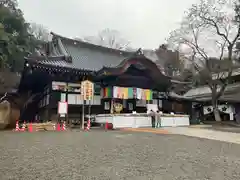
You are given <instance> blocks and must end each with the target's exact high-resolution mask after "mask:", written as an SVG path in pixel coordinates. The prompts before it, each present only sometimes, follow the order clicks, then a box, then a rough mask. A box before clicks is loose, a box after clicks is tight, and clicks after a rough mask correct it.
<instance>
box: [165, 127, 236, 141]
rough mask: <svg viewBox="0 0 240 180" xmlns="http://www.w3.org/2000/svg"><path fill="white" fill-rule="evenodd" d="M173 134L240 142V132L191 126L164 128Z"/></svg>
mask: <svg viewBox="0 0 240 180" xmlns="http://www.w3.org/2000/svg"><path fill="white" fill-rule="evenodd" d="M164 129H165V130H167V131H169V133H172V134H180V135H186V136H192V137H199V138H205V139H212V140H218V141H225V142H230V143H236V144H240V133H232V132H221V131H215V130H211V129H202V128H191V127H168V128H164Z"/></svg>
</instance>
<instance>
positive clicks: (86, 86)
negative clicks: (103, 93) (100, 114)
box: [81, 80, 94, 100]
mask: <svg viewBox="0 0 240 180" xmlns="http://www.w3.org/2000/svg"><path fill="white" fill-rule="evenodd" d="M81 95H82V97H83V99H84V100H92V99H93V96H94V83H93V82H91V81H88V80H86V81H83V82H82V83H81Z"/></svg>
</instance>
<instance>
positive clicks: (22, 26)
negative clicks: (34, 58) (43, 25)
mask: <svg viewBox="0 0 240 180" xmlns="http://www.w3.org/2000/svg"><path fill="white" fill-rule="evenodd" d="M33 45H35V38H34V37H33V36H32V35H31V34H30V33H29V24H28V23H26V21H25V19H24V17H23V13H22V11H21V10H20V9H18V7H17V2H16V0H1V2H0V60H1V63H0V66H1V67H0V68H2V69H3V68H9V69H10V70H12V71H19V70H21V68H22V66H23V61H24V56H25V55H27V53H28V52H30V51H32V50H33Z"/></svg>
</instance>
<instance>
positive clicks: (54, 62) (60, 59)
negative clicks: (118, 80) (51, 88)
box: [26, 56, 90, 72]
mask: <svg viewBox="0 0 240 180" xmlns="http://www.w3.org/2000/svg"><path fill="white" fill-rule="evenodd" d="M26 60H27V61H28V63H31V64H35V65H37V66H38V65H39V64H40V65H43V66H45V67H50V68H56V67H59V68H66V69H72V70H75V71H79V70H80V71H81V70H85V69H81V68H79V67H76V66H75V65H74V64H73V63H72V62H71V61H70V60H69V57H66V56H55V57H47V56H38V57H29V58H26ZM85 71H88V70H85ZM88 72H90V71H88Z"/></svg>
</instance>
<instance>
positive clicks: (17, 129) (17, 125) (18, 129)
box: [15, 120, 20, 131]
mask: <svg viewBox="0 0 240 180" xmlns="http://www.w3.org/2000/svg"><path fill="white" fill-rule="evenodd" d="M15 131H20V128H19V124H18V120H16V127H15Z"/></svg>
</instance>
